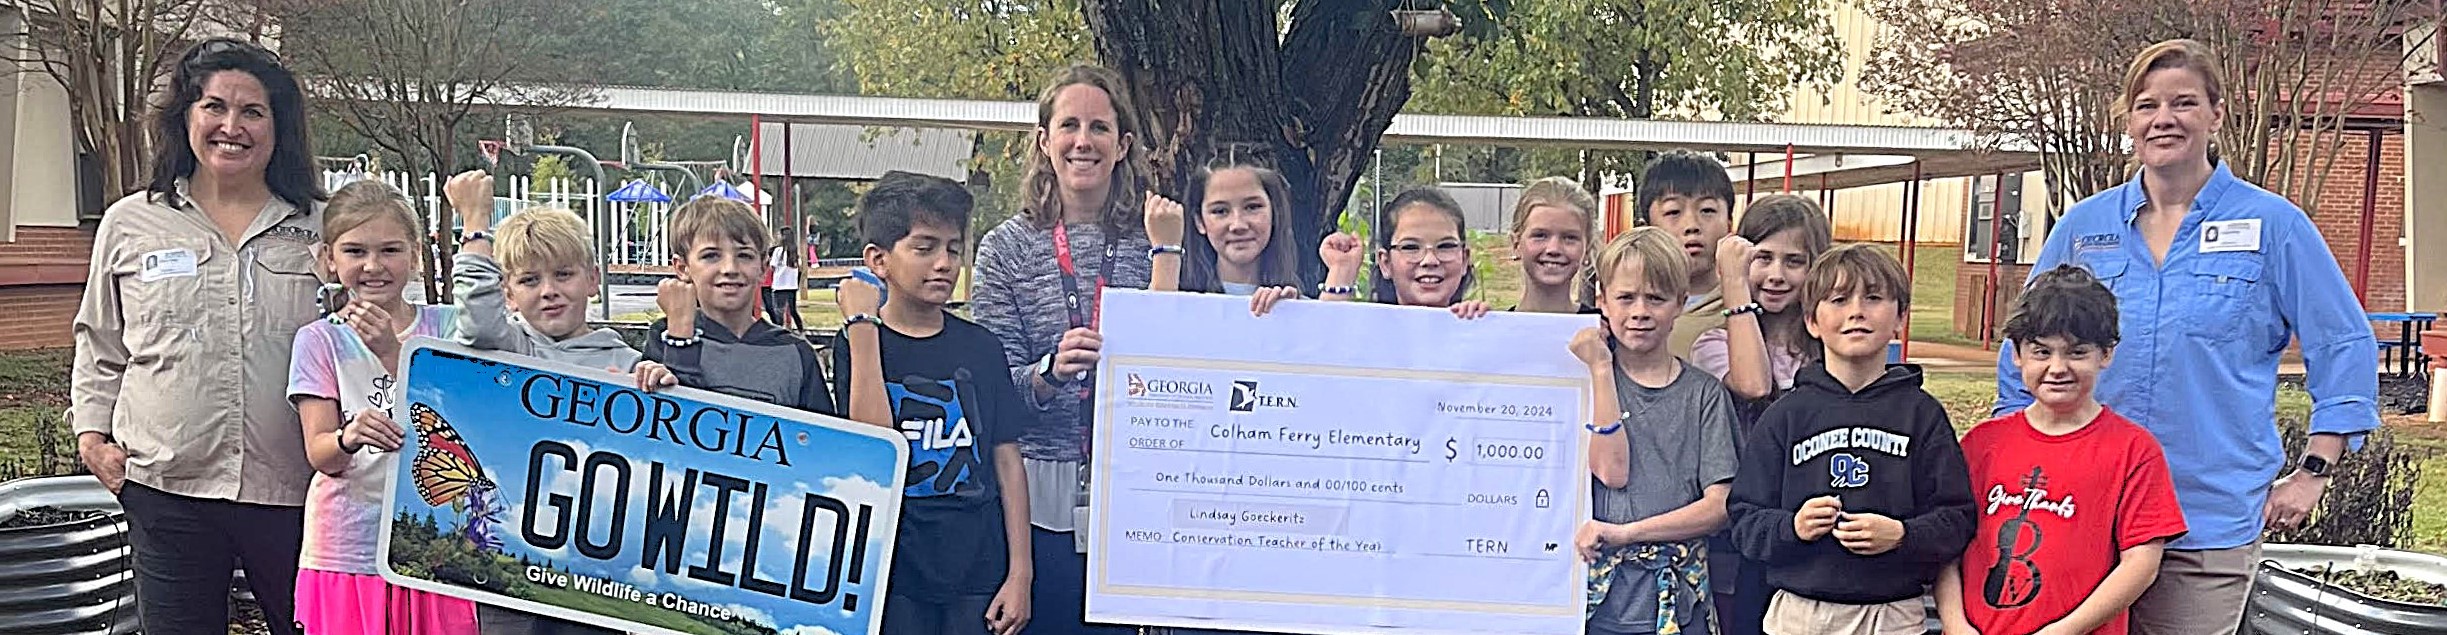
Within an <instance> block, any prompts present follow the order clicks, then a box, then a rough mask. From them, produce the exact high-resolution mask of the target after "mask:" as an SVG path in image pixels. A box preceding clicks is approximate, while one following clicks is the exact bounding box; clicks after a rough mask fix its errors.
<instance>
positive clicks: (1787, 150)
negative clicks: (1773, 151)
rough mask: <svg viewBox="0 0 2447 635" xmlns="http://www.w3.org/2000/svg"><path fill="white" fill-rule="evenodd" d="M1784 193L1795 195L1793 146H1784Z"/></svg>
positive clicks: (1788, 144)
mask: <svg viewBox="0 0 2447 635" xmlns="http://www.w3.org/2000/svg"><path fill="white" fill-rule="evenodd" d="M1784 193H1786V194H1791V193H1793V144H1790V143H1787V144H1784Z"/></svg>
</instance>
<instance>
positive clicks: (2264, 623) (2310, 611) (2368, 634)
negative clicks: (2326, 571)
mask: <svg viewBox="0 0 2447 635" xmlns="http://www.w3.org/2000/svg"><path fill="white" fill-rule="evenodd" d="M2261 555H2262V558H2263V560H2262V562H2261V564H2260V567H2259V570H2258V571H2256V572H2254V574H2253V579H2252V583H2253V584H2252V595H2251V601H2250V602H2249V603H2248V604H2247V605H2245V607H2244V615H2243V632H2245V633H2252V634H2257V635H2310V634H2315V633H2316V634H2320V635H2434V634H2438V633H2447V607H2442V606H2422V605H2415V604H2406V603H2402V602H2390V601H2386V600H2379V599H2374V598H2370V597H2367V596H2363V595H2361V594H2358V593H2354V592H2352V591H2347V590H2345V589H2342V588H2339V587H2337V586H2334V585H2330V584H2325V583H2322V582H2320V581H2318V580H2315V579H2312V578H2311V577H2310V576H2306V575H2303V574H2300V573H2295V572H2294V571H2293V570H2291V569H2288V568H2287V567H2310V566H2317V565H2320V564H2324V563H2334V564H2336V565H2339V566H2350V565H2351V564H2352V563H2353V562H2354V556H2355V555H2356V551H2355V550H2354V549H2351V548H2346V547H2324V546H2316V545H2268V546H2267V547H2264V548H2263V549H2262V553H2261ZM2377 555H2379V556H2380V557H2379V560H2380V562H2381V566H2386V567H2389V568H2391V569H2395V570H2396V571H2397V573H2398V575H2404V576H2407V577H2413V578H2417V579H2426V580H2437V579H2439V578H2440V577H2441V576H2447V559H2442V558H2438V557H2436V556H2428V555H2423V554H2417V553H2411V552H2405V551H2394V550H2382V551H2380V552H2379V553H2378V554H2377Z"/></svg>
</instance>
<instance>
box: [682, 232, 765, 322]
mask: <svg viewBox="0 0 2447 635" xmlns="http://www.w3.org/2000/svg"><path fill="white" fill-rule="evenodd" d="M761 251H762V250H760V249H758V248H757V246H756V245H753V244H750V243H748V242H747V241H744V240H740V239H737V238H731V237H727V236H723V235H722V234H721V232H707V233H706V235H704V236H702V237H699V238H697V239H696V240H694V241H690V243H689V245H688V251H687V253H686V255H685V256H683V257H682V258H681V260H680V275H681V276H684V277H685V278H686V279H687V280H688V281H689V282H690V283H691V284H692V285H694V286H695V288H696V291H697V305H698V306H701V307H704V308H705V311H706V312H707V313H710V314H715V315H744V314H746V313H747V312H748V311H749V308H750V307H751V306H753V305H754V304H755V302H756V300H757V297H756V296H757V293H758V289H757V285H758V283H760V282H762V281H763V280H764V277H765V254H763V253H760V252H761Z"/></svg>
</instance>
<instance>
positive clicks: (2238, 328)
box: [2178, 254, 2268, 341]
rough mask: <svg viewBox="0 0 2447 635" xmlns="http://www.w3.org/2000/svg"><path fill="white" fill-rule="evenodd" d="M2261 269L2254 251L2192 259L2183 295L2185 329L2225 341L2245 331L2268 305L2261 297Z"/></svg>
mask: <svg viewBox="0 0 2447 635" xmlns="http://www.w3.org/2000/svg"><path fill="white" fill-rule="evenodd" d="M2262 270H2263V267H2262V264H2261V260H2260V256H2259V255H2257V254H2242V255H2232V256H2227V255H2219V256H2204V257H2202V258H2201V259H2199V260H2195V261H2193V263H2192V275H2191V279H2190V281H2189V282H2190V285H2189V289H2188V290H2187V291H2188V292H2187V293H2185V294H2184V295H2185V296H2186V297H2185V298H2183V299H2181V300H2178V302H2181V303H2182V304H2184V305H2186V306H2185V309H2186V310H2185V312H2184V318H2185V324H2184V325H2185V326H2186V327H2187V329H2186V330H2187V331H2188V332H2189V333H2191V335H2192V336H2193V337H2197V338H2203V339H2210V340H2216V341H2229V340H2234V339H2237V338H2239V337H2241V336H2243V335H2245V330H2246V328H2247V327H2249V326H2250V325H2253V324H2257V323H2259V321H2260V318H2261V315H2262V314H2263V313H2265V312H2266V311H2267V310H2268V308H2267V307H2266V306H2265V305H2266V303H2265V302H2262V301H2261V298H2262V297H2263V295H2265V293H2266V291H2265V290H2263V289H2261V288H2260V286H2261V285H2260V279H2261V272H2262Z"/></svg>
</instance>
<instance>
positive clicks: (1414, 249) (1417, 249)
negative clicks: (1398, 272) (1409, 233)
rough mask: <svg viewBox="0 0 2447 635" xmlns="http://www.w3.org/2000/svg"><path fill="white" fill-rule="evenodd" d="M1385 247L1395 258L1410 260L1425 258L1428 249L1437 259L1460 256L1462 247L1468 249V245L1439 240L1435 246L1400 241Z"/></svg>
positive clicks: (1450, 258)
mask: <svg viewBox="0 0 2447 635" xmlns="http://www.w3.org/2000/svg"><path fill="white" fill-rule="evenodd" d="M1386 249H1387V250H1389V251H1392V252H1393V256H1394V257H1395V258H1400V259H1403V260H1408V261H1411V262H1418V261H1420V260H1424V259H1426V258H1427V253H1428V252H1430V251H1433V252H1435V253H1436V259H1437V260H1452V259H1455V258H1459V257H1461V251H1462V250H1463V249H1468V247H1466V246H1464V245H1462V244H1461V243H1457V242H1441V243H1436V246H1434V247H1429V246H1427V245H1422V244H1419V243H1401V244H1397V245H1394V246H1392V247H1387V248H1386Z"/></svg>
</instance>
